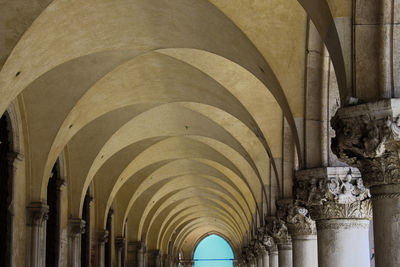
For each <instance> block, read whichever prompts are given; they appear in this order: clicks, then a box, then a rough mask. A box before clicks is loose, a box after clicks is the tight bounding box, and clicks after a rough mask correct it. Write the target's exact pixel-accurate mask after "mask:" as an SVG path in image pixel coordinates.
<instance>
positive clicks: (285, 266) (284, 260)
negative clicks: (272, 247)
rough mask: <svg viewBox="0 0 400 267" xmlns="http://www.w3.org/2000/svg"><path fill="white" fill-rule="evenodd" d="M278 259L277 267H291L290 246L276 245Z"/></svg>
mask: <svg viewBox="0 0 400 267" xmlns="http://www.w3.org/2000/svg"><path fill="white" fill-rule="evenodd" d="M278 258H279V267H292V266H293V257H292V245H291V244H284V245H279V244H278Z"/></svg>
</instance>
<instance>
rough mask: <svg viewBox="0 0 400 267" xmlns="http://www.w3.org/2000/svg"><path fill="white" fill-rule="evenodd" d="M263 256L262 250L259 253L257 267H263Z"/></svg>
mask: <svg viewBox="0 0 400 267" xmlns="http://www.w3.org/2000/svg"><path fill="white" fill-rule="evenodd" d="M263 256H264V255H263V253H262V250H259V251H257V267H263Z"/></svg>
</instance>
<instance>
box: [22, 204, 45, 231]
mask: <svg viewBox="0 0 400 267" xmlns="http://www.w3.org/2000/svg"><path fill="white" fill-rule="evenodd" d="M26 213H27V217H26V222H27V224H28V225H29V226H42V225H43V222H45V221H47V219H48V214H49V206H47V205H46V204H43V203H42V202H32V203H31V204H30V205H29V206H28V207H26Z"/></svg>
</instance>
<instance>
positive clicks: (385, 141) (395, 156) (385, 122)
mask: <svg viewBox="0 0 400 267" xmlns="http://www.w3.org/2000/svg"><path fill="white" fill-rule="evenodd" d="M399 102H400V101H399V99H390V100H382V101H378V102H374V103H368V104H361V105H358V106H351V107H345V108H341V109H339V110H338V112H337V113H336V115H335V116H334V117H333V118H332V120H331V125H332V128H333V129H334V130H335V132H336V137H335V138H333V140H332V151H333V152H334V153H335V154H336V155H337V156H338V158H339V159H340V160H341V161H343V162H345V163H347V164H349V165H350V166H354V167H357V168H359V169H360V171H361V172H362V174H363V179H364V181H365V183H366V185H367V186H372V185H379V184H390V183H400V164H399V163H400V157H399V151H400V116H399V115H400V112H399V110H398V109H397V108H396V106H398V105H399V104H400V103H399Z"/></svg>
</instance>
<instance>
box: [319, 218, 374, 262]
mask: <svg viewBox="0 0 400 267" xmlns="http://www.w3.org/2000/svg"><path fill="white" fill-rule="evenodd" d="M368 228H369V221H368V220H361V219H360V220H357V219H331V220H320V221H317V231H318V266H319V267H338V266H360V267H368V266H370V262H369V237H368Z"/></svg>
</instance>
